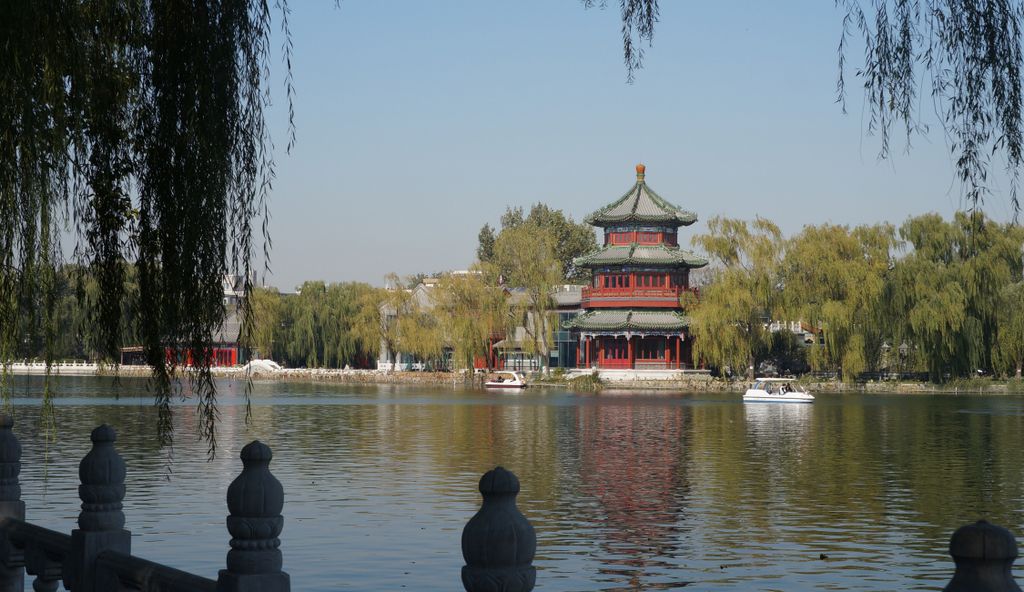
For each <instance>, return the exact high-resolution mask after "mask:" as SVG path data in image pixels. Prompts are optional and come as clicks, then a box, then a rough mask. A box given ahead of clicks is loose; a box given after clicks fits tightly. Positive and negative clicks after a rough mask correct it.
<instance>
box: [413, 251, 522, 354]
mask: <svg viewBox="0 0 1024 592" xmlns="http://www.w3.org/2000/svg"><path fill="white" fill-rule="evenodd" d="M432 297H433V300H434V307H435V310H436V311H437V315H438V318H439V319H441V323H442V325H443V327H444V334H445V340H446V342H447V343H448V345H449V346H450V347H451V348H452V363H453V369H460V368H465V369H472V368H473V367H474V362H475V361H476V360H477V359H478V358H480V359H483V360H485V361H486V362H487V363H488V365H489V364H490V360H491V351H490V348H491V345H492V342H493V340H494V337H495V336H496V335H498V334H500V333H501V332H502V331H504V330H505V328H506V326H507V319H508V318H509V310H508V302H507V298H506V294H505V291H504V290H503V289H501V288H500V287H497V286H495V285H494V284H493V283H490V282H488V281H487V280H486V278H485V276H484V274H483V273H482V272H481V271H478V270H476V269H474V270H471V271H470V273H466V274H448V275H445V276H442V277H441V281H440V283H439V284H438V286H437V288H435V290H434V292H433V294H432Z"/></svg>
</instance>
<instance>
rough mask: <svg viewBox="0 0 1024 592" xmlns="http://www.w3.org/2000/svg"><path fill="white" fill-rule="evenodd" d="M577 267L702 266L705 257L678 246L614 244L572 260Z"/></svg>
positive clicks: (706, 262) (705, 260)
mask: <svg viewBox="0 0 1024 592" xmlns="http://www.w3.org/2000/svg"><path fill="white" fill-rule="evenodd" d="M572 262H573V265H576V266H578V267H603V266H605V265H676V266H684V267H704V266H705V265H707V264H708V261H707V259H701V258H700V257H698V256H696V255H694V254H693V253H691V252H689V251H684V250H682V249H680V248H679V247H671V246H666V245H638V244H636V243H633V244H631V245H615V246H605V247H601V248H600V249H598V250H596V251H594V252H592V253H588V254H586V255H584V256H582V257H577V258H575V259H573V260H572Z"/></svg>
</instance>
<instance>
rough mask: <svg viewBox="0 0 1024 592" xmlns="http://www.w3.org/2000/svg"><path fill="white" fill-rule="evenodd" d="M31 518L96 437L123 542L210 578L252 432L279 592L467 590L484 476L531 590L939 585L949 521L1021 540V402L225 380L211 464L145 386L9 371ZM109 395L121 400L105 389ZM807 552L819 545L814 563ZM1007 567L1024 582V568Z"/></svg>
mask: <svg viewBox="0 0 1024 592" xmlns="http://www.w3.org/2000/svg"><path fill="white" fill-rule="evenodd" d="M15 383H16V385H15V389H14V393H13V396H14V400H13V402H14V413H15V421H16V424H15V432H16V434H17V435H18V437H19V438H20V439H21V442H22V445H23V448H24V455H23V463H24V468H23V470H22V490H23V498H24V500H25V501H26V504H27V508H28V517H29V520H31V521H33V522H36V523H38V524H41V525H43V526H46V527H49V528H53V529H56V530H61V531H64V532H70V530H71V529H72V528H74V525H75V519H76V518H77V515H78V509H79V507H78V504H79V502H78V497H77V489H76V488H77V485H78V478H77V465H78V462H79V460H80V459H81V457H82V456H83V455H84V454H85V453H86V452H87V451H88V448H89V437H88V436H89V431H90V430H91V429H92V428H93V427H95V426H96V425H99V424H100V423H109V424H111V425H113V426H114V427H115V428H116V429H117V431H118V449H119V450H120V452H121V454H122V456H124V458H125V461H126V462H127V465H128V479H127V497H126V499H125V509H124V511H125V514H126V517H127V525H126V528H128V529H129V530H130V531H131V532H132V548H133V551H134V552H135V553H136V554H138V555H141V556H143V557H146V558H147V559H152V560H155V561H160V562H163V563H166V564H169V565H172V566H175V567H179V568H181V569H185V570H188V571H192V572H194V573H198V574H200V575H204V576H207V577H212V578H215V577H216V573H217V570H218V569H221V568H223V566H224V557H225V553H226V552H227V549H228V546H227V541H228V538H229V537H228V534H227V530H226V528H225V526H224V519H225V516H226V514H227V509H226V505H225V502H224V494H225V491H226V489H227V486H228V484H229V483H230V482H231V480H232V479H233V478H234V477H235V475H237V473H238V472H239V470H240V469H241V463H240V461H239V460H238V451H239V450H240V448H241V446H242V445H244V444H245V443H247V442H249V441H250V440H253V439H260V440H262V441H264V442H266V443H267V444H269V445H270V446H271V447H272V448H273V450H274V460H273V462H272V463H271V470H272V471H273V472H274V474H275V475H277V477H278V478H279V479H280V480H281V481H282V483H283V484H284V489H285V507H284V516H285V527H284V532H283V533H282V536H281V540H282V546H281V548H282V551H283V552H284V566H285V571H287V572H289V573H290V574H291V578H292V589H293V590H295V591H296V592H305V591H320V590H323V591H327V590H330V591H335V590H346V591H357V592H358V591H385V590H397V589H401V588H409V589H415V590H418V591H433V590H436V591H442V590H445V591H450V590H460V589H461V583H460V580H459V571H460V569H461V566H462V565H463V560H462V555H461V549H460V536H461V533H462V528H463V526H464V525H465V523H466V521H467V520H468V519H469V518H470V517H471V516H472V515H473V513H474V512H475V511H476V510H477V508H478V507H479V503H480V496H479V493H478V492H477V490H476V486H477V480H478V479H479V477H480V475H481V474H482V473H484V472H485V471H487V470H488V469H490V468H493V467H494V466H495V465H499V464H500V465H503V466H505V467H506V468H508V469H510V470H512V471H514V472H515V473H516V474H517V475H518V476H519V478H520V481H521V483H522V492H521V493H520V495H519V507H520V509H522V511H523V513H524V514H526V516H527V517H528V518H529V519H530V521H531V522H532V523H533V525H534V526H535V528H536V531H537V539H538V546H537V559H536V561H535V565H536V566H537V568H538V574H537V590H543V591H588V592H589V591H595V590H671V589H677V588H684V587H685V588H686V589H687V590H780V591H787V592H793V591H798V590H879V591H880V590H886V591H889V590H940V589H941V588H942V586H943V585H944V584H945V583H946V582H948V580H949V577H950V576H951V575H952V572H953V564H952V561H951V559H950V558H949V557H948V555H946V546H947V545H948V542H949V536H950V534H951V533H952V532H953V530H954V529H955V528H956V527H958V526H960V525H962V524H965V523H968V522H972V521H974V520H976V519H978V518H980V517H984V518H986V519H988V520H989V521H991V522H994V523H997V524H1001V525H1003V526H1006V527H1008V528H1010V529H1011V530H1013V531H1014V532H1015V533H1016V534H1018V535H1019V534H1021V533H1022V532H1024V450H1022V447H1021V444H1022V442H1024V397H1020V396H980V395H969V396H950V395H944V396H925V395H911V396H908V395H902V396H898V395H864V394H842V395H832V394H824V395H820V396H819V397H818V400H817V401H816V402H815V403H814V404H813V405H808V406H798V405H797V406H786V405H772V404H756V405H752V404H747V405H744V404H743V403H741V402H740V397H739V395H731V394H707V393H700V394H693V393H671V392H650V393H640V392H605V393H602V394H600V395H592V394H585V395H584V394H573V393H569V392H565V391H560V390H549V389H531V390H529V391H527V392H524V393H521V394H510V393H502V392H494V393H492V392H485V391H472V390H455V389H451V388H442V389H428V388H422V387H404V386H403V387H395V386H379V387H376V386H370V387H358V386H351V385H332V384H300V383H269V382H268V383H256V384H255V385H254V393H253V421H252V423H251V424H248V425H247V424H246V423H245V419H244V418H245V407H244V398H243V396H242V393H243V385H242V384H240V383H235V382H230V381H224V382H221V383H220V402H221V413H222V423H221V425H220V432H219V444H220V446H221V450H222V452H221V453H220V454H219V455H218V456H217V457H216V458H215V459H214V460H212V461H208V460H207V457H206V446H205V444H204V443H203V442H201V441H199V440H198V439H197V438H196V437H195V435H194V430H195V426H196V421H195V417H194V407H193V406H192V404H191V403H189V402H185V403H183V404H182V406H180V407H177V414H176V419H175V426H176V431H177V435H176V440H175V446H174V449H173V453H172V456H173V460H172V461H170V462H168V451H167V450H161V449H160V448H159V447H158V445H157V444H156V438H155V426H156V413H155V410H154V409H153V407H152V399H151V396H150V395H149V394H148V393H147V391H146V389H145V382H144V381H140V380H133V379H122V380H121V383H120V385H119V386H116V387H115V386H114V385H113V383H112V381H111V380H110V379H101V378H63V379H59V380H57V389H58V393H59V394H58V399H57V401H56V408H57V421H58V437H57V438H56V441H55V442H52V443H49V444H47V442H46V439H45V438H44V437H43V433H41V432H40V430H39V415H40V407H39V397H40V390H41V381H40V379H38V378H26V377H18V378H16V379H15ZM115 394H116V395H117V397H115ZM821 554H824V555H826V556H827V558H826V559H821V558H820V557H821ZM1016 574H1017V576H1018V579H1020V577H1021V574H1022V572H1021V570H1020V568H1018V569H1017V571H1016Z"/></svg>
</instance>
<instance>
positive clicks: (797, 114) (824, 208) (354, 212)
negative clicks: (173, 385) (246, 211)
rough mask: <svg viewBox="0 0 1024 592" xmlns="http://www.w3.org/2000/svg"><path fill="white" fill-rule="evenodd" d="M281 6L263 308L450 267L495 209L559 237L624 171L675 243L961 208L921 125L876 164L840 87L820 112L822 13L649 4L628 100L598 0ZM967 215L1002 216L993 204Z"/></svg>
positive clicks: (615, 18)
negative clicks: (666, 222)
mask: <svg viewBox="0 0 1024 592" xmlns="http://www.w3.org/2000/svg"><path fill="white" fill-rule="evenodd" d="M291 4H292V14H291V26H292V35H293V41H294V47H295V49H294V52H295V53H294V60H293V73H294V77H295V85H296V91H297V97H296V104H295V108H296V125H297V128H298V129H297V133H298V144H297V145H296V147H295V149H294V150H293V151H292V153H291V154H290V155H286V154H285V153H284V145H285V143H286V135H285V131H286V125H285V122H286V115H285V114H286V111H285V103H284V101H283V93H282V92H281V88H282V82H281V77H282V74H283V71H284V68H283V66H282V65H281V60H280V53H278V54H277V56H275V62H274V69H273V80H272V81H271V85H272V90H273V93H274V97H275V99H274V101H275V104H274V106H273V108H272V109H271V111H270V115H269V116H270V123H271V129H272V133H273V135H274V141H275V144H276V145H277V151H276V155H277V162H278V170H277V180H276V182H275V184H274V189H273V192H272V195H271V204H270V208H271V213H272V220H271V225H270V228H271V234H272V237H273V251H272V262H271V268H272V274H271V275H269V276H268V277H267V278H266V283H268V284H271V285H276V286H279V287H280V288H282V289H285V290H287V289H291V288H293V287H294V286H296V285H297V284H299V283H301V282H302V281H303V280H307V279H322V280H326V281H332V282H333V281H365V282H369V283H372V284H375V285H381V284H382V283H383V277H384V275H385V274H387V273H388V272H397V273H399V274H401V275H407V274H412V273H417V272H425V273H429V272H434V271H438V270H446V269H463V268H466V267H467V266H468V265H470V264H471V263H472V261H473V259H474V254H475V250H476V241H477V233H478V231H479V230H480V227H481V226H482V225H483V224H484V223H485V222H490V223H491V224H492V225H495V224H496V223H497V220H498V218H499V216H500V215H501V213H502V212H503V211H504V210H505V207H506V206H508V205H522V206H526V207H528V206H529V204H532V203H534V202H537V201H543V202H545V203H547V204H548V205H550V206H551V207H553V208H558V209H561V210H563V211H565V212H566V213H568V214H570V215H571V216H573V217H574V218H575V219H577V220H579V219H581V218H582V217H584V216H585V215H586V214H588V213H589V212H591V211H593V210H594V209H596V208H598V207H600V206H602V205H604V204H606V203H608V202H610V201H612V200H614V199H616V198H618V197H620V196H621V195H622V193H624V192H625V191H626V190H627V189H628V188H629V187H630V186H631V185H632V184H633V182H634V180H635V174H634V171H633V167H634V165H635V164H636V163H638V162H643V163H645V164H646V165H647V182H648V184H649V185H650V186H651V187H653V188H654V189H655V190H656V191H658V192H659V193H660V194H661V195H662V196H663V197H665V198H666V199H668V200H669V201H672V202H673V203H676V204H678V205H680V206H682V207H684V208H687V209H690V210H692V211H695V212H696V213H697V215H698V216H699V217H700V219H701V221H700V222H698V223H697V224H695V225H694V226H691V227H690V229H689V232H690V233H691V234H692V233H696V232H701V231H702V230H703V229H704V225H703V223H704V221H706V220H707V219H709V218H711V217H713V216H729V217H740V218H752V217H753V216H755V215H761V216H764V217H767V218H770V219H772V220H774V221H775V222H777V223H778V224H779V225H780V226H781V227H782V229H783V231H784V232H786V233H787V234H792V233H796V232H798V231H799V230H800V229H801V228H802V227H803V226H804V225H807V224H820V223H824V222H832V223H841V224H850V225H856V224H862V223H874V222H879V221H891V222H893V223H896V224H899V223H901V222H902V221H904V220H905V219H906V218H907V217H909V216H913V215H917V214H922V213H925V212H930V211H935V212H939V213H940V214H942V215H944V216H947V217H948V216H950V215H952V213H953V212H954V211H955V210H956V209H959V208H960V207H962V205H963V204H962V200H961V191H960V187H959V185H958V184H957V183H956V182H955V177H954V173H953V169H952V164H951V162H952V161H951V159H950V157H949V155H948V150H947V147H946V144H945V140H944V139H943V137H942V135H941V133H939V131H940V130H939V128H938V126H937V125H935V122H936V118H935V116H934V115H932V114H931V111H930V108H928V109H927V110H926V114H927V115H928V116H929V121H930V123H932V128H933V131H932V133H931V135H930V136H929V137H927V138H920V137H919V138H916V139H915V140H914V147H913V149H912V150H911V151H910V152H909V153H904V152H903V150H902V147H903V142H902V139H899V140H898V142H897V146H896V149H895V150H894V153H895V158H894V159H893V160H890V161H884V162H880V161H878V160H877V152H878V142H877V140H876V139H875V138H872V137H868V136H866V122H865V121H864V120H863V114H862V113H863V111H862V101H861V94H860V81H859V80H858V79H854V78H853V72H852V71H851V72H849V73H848V74H849V79H848V85H847V86H848V88H849V89H850V96H849V98H848V111H849V113H848V114H847V115H843V114H842V113H841V110H840V107H839V105H837V104H835V102H834V101H835V79H836V68H837V60H836V46H837V42H838V39H839V31H840V24H841V16H842V15H841V14H840V13H839V12H838V10H837V9H836V8H835V7H834V6H833V4H832V2H825V1H822V0H808V1H802V2H761V1H749V2H739V1H737V2H726V3H703V2H682V1H678V2H677V1H663V2H662V7H661V21H660V23H659V25H658V27H657V28H656V30H655V39H654V44H653V47H649V48H648V47H646V46H645V51H646V62H645V67H644V69H643V70H641V71H640V72H639V73H638V75H637V77H636V81H635V82H634V83H633V84H627V83H626V71H625V68H624V66H623V64H622V46H621V38H620V32H619V27H620V21H619V15H618V2H617V1H616V0H609V7H608V8H607V9H606V10H599V9H591V10H585V9H584V8H583V7H582V5H581V4H580V3H579V2H577V1H575V0H543V1H541V0H535V1H522V2H519V1H517V2H498V1H493V2H490V1H480V2H470V1H461V2H459V1H445V0H435V1H431V2H414V1H405V2H394V1H384V0H381V1H372V2H371V1H368V0H343V1H342V2H341V4H340V6H339V7H337V8H336V7H335V6H334V4H333V3H332V2H313V1H298V0H293V1H292V2H291ZM275 45H276V47H275V50H277V49H279V47H280V39H277V40H276V42H275ZM855 51H856V50H855ZM859 58H860V54H859V52H858V53H854V54H852V55H850V63H851V64H853V65H856V64H857V63H858V60H859ZM898 134H899V131H898V130H897V135H898ZM1004 188H1005V187H1004ZM985 209H986V211H987V212H988V213H989V214H990V215H992V216H993V217H996V218H998V219H1001V220H1006V219H1009V217H1010V215H1011V210H1010V206H1009V198H1008V197H1007V196H1006V194H1005V193H1002V192H1001V191H1000V189H999V188H998V187H996V194H995V195H994V196H993V197H992V198H990V199H989V200H988V202H987V203H986V207H985ZM680 239H681V241H686V240H687V237H686V235H685V234H684V235H682V236H681V237H680Z"/></svg>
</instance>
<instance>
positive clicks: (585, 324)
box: [566, 164, 708, 370]
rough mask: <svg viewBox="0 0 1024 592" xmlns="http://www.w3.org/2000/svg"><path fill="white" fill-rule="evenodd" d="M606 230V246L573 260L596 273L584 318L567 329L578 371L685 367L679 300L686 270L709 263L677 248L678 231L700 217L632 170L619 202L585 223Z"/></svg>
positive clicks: (639, 169)
mask: <svg viewBox="0 0 1024 592" xmlns="http://www.w3.org/2000/svg"><path fill="white" fill-rule="evenodd" d="M586 221H587V223H589V224H591V225H593V226H597V227H600V228H602V229H603V230H604V245H603V246H602V247H601V248H599V249H597V250H596V251H594V252H592V253H590V254H588V255H585V256H583V257H579V258H577V259H575V260H574V262H573V263H574V264H575V265H576V266H578V267H584V268H589V269H592V270H593V275H594V279H593V282H592V283H591V285H590V286H587V287H585V288H583V296H582V302H581V305H582V307H583V309H584V312H583V314H581V315H580V316H578V317H576V318H575V319H572V320H571V321H569V322H568V323H566V327H567V328H569V329H575V330H576V331H578V332H579V343H578V346H577V347H578V351H577V356H576V359H577V360H578V361H579V362H578V363H579V364H580V365H581V366H582V367H587V368H589V367H597V368H622V369H626V368H629V369H648V370H664V369H685V368H692V367H693V354H692V348H691V343H690V339H689V338H688V332H687V328H688V326H689V322H688V321H687V319H686V317H684V316H683V309H682V306H681V305H680V298H681V297H683V296H684V295H685V294H686V293H688V292H692V294H693V296H694V297H696V295H697V293H696V290H691V289H690V270H691V269H696V268H700V267H704V266H705V265H707V264H708V262H707V261H706V260H704V259H701V258H700V257H697V256H695V255H694V254H693V253H690V252H689V251H684V250H682V249H680V248H679V238H678V231H679V227H680V226H689V225H690V224H693V223H694V222H696V221H697V215H696V214H694V213H692V212H687V211H685V210H682V209H679V208H677V207H676V206H674V205H672V204H670V203H669V202H667V201H665V200H664V199H662V198H661V197H660V196H659V195H658V194H657V193H655V192H654V191H653V190H652V189H651V188H650V187H648V186H647V183H646V182H645V181H644V165H642V164H638V165H637V166H636V184H635V185H634V186H633V187H632V189H630V190H629V191H628V192H627V193H626V194H625V195H623V196H622V197H621V198H619V199H618V200H617V201H615V202H613V203H611V204H609V205H607V206H605V207H603V208H601V209H600V210H598V211H596V212H594V213H593V214H591V215H590V216H588V217H587V218H586Z"/></svg>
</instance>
